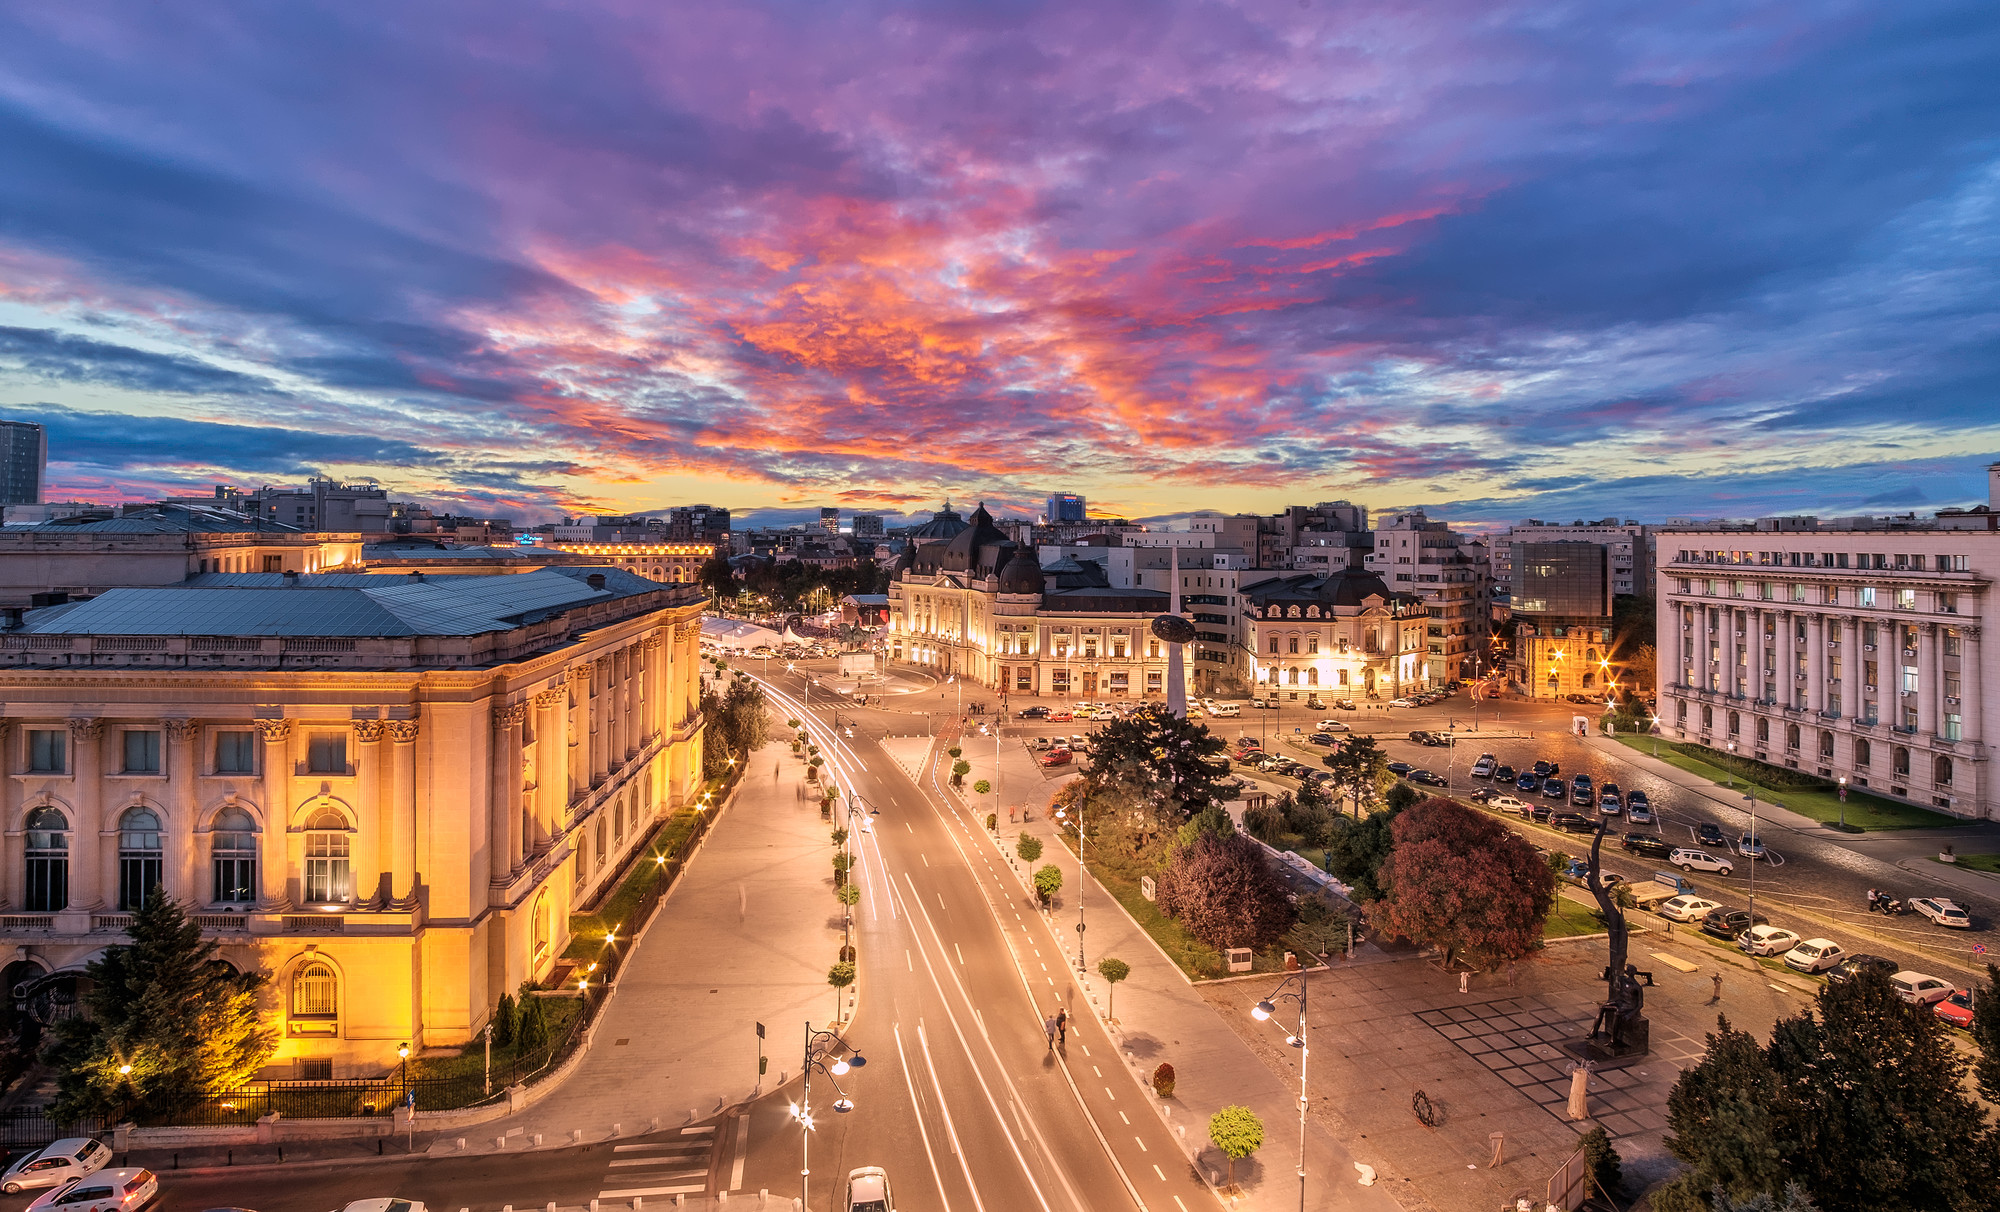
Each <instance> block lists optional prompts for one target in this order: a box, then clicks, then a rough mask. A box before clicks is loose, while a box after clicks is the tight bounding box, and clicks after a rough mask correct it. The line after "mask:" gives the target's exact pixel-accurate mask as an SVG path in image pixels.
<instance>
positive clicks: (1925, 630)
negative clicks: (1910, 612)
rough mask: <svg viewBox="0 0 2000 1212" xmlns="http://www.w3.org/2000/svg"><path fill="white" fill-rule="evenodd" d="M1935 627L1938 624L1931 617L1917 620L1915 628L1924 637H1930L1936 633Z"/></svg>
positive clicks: (1936, 627)
mask: <svg viewBox="0 0 2000 1212" xmlns="http://www.w3.org/2000/svg"><path fill="white" fill-rule="evenodd" d="M1937 629H1938V625H1937V623H1936V621H1935V620H1932V619H1919V620H1917V630H1918V631H1919V632H1921V633H1922V634H1923V636H1924V638H1925V639H1929V638H1930V637H1932V636H1934V635H1936V634H1937Z"/></svg>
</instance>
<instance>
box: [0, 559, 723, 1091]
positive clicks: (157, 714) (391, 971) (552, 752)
mask: <svg viewBox="0 0 2000 1212" xmlns="http://www.w3.org/2000/svg"><path fill="white" fill-rule="evenodd" d="M238 581H240V582H241V583H236V582H238ZM273 582H277V583H276V584H273ZM701 605H702V599H701V597H700V595H699V594H698V593H696V592H694V591H693V590H691V589H688V588H675V587H672V586H663V585H660V584H658V583H656V582H653V581H651V580H647V579H641V578H639V577H636V576H633V575H629V574H626V573H623V572H620V571H617V570H614V569H607V568H578V567H567V566H566V567H562V568H548V569H542V570H539V571H534V572H525V573H520V574H518V575H513V576H490V575H489V576H446V575H429V574H425V573H421V572H417V573H412V574H409V575H405V576H388V575H381V574H366V573H344V574H328V575H319V576H314V575H304V576H298V577H265V576H262V575H253V576H248V577H242V578H233V577H231V576H230V575H228V574H210V575H208V576H205V577H198V578H196V579H195V580H194V581H193V582H191V583H189V584H187V585H181V586H174V587H170V588H152V589H117V590H112V591H110V592H108V593H106V594H104V595H102V596H101V597H98V598H96V599H94V600H92V601H89V602H84V603H71V604H68V605H63V606H56V607H53V608H49V609H43V610H36V611H32V612H28V613H27V614H26V615H25V616H24V617H23V616H22V615H21V613H20V612H19V611H9V612H7V613H6V615H5V616H4V618H0V702H4V703H5V708H4V716H0V760H4V762H5V764H6V774H7V777H6V778H5V779H0V815H4V817H5V820H6V829H5V831H4V835H0V939H4V941H5V942H6V943H7V944H10V945H11V948H12V951H11V955H10V956H9V958H8V961H7V963H6V967H5V969H4V972H3V973H0V980H4V981H5V982H6V983H7V986H8V988H9V989H10V990H14V991H17V996H18V997H21V998H23V999H24V1000H25V1001H26V1002H27V1004H28V1005H29V1006H30V1007H31V1008H32V1007H35V1006H38V1005H51V1004H60V1003H62V1002H63V1001H64V1000H65V999H66V998H67V999H73V998H74V995H75V991H76V990H75V985H76V980H77V974H78V973H80V972H81V971H82V969H83V967H84V965H85V964H87V963H88V962H89V961H90V960H91V959H92V958H94V957H95V956H97V955H98V954H100V953H101V952H102V950H103V949H104V948H105V947H106V946H107V945H109V944H112V943H115V942H118V941H120V939H121V937H122V934H121V932H122V930H123V929H124V927H125V925H126V924H127V923H128V922H129V920H130V916H129V915H130V914H131V912H132V911H133V910H134V909H135V908H136V907H137V906H138V905H139V904H141V903H142V901H143V898H145V897H147V896H149V895H154V894H155V893H154V889H155V887H156V886H157V887H158V888H160V889H163V890H164V893H165V895H168V896H171V897H174V898H175V899H177V900H179V901H180V902H182V903H183V904H184V905H186V906H188V907H189V909H190V910H191V912H192V914H193V915H194V920H195V921H197V922H198V923H199V924H200V925H201V927H202V930H203V933H204V934H205V935H206V936H207V937H209V938H211V939H214V940H216V941H217V942H218V943H219V944H220V945H221V949H222V951H221V953H222V955H223V956H224V957H225V958H226V959H228V960H229V962H231V963H233V964H235V965H237V966H238V967H239V968H243V969H249V968H253V967H254V968H262V969H263V970H265V971H267V972H269V973H270V974H271V978H272V984H271V994H270V1002H269V1009H270V1010H271V1011H272V1012H273V1013H274V1014H275V1016H276V1022H277V1024H278V1026H279V1028H280V1031H281V1038H282V1043H281V1045H280V1049H279V1052H278V1056H277V1058H276V1063H275V1064H274V1066H273V1068H272V1070H271V1071H270V1072H271V1075H272V1076H286V1077H292V1076H302V1077H320V1076H350V1075H357V1074H371V1073H377V1072H381V1071H382V1070H384V1069H385V1068H386V1067H387V1066H389V1065H391V1064H393V1063H394V1060H395V1055H396V1047H397V1045H398V1044H399V1043H401V1042H404V1041H408V1042H410V1043H411V1044H412V1045H413V1046H417V1047H422V1046H425V1045H446V1044H457V1043H463V1042H466V1041H468V1040H470V1039H472V1038H473V1037H474V1035H475V1033H476V1032H478V1031H479V1029H480V1028H481V1027H482V1026H483V1025H484V1024H485V1022H486V1021H487V1017H488V1015H489V1014H490V1012H491V1010H492V1008H493V1006H494V1004H495V1002H496V1001H497V999H498V998H499V996H500V995H501V994H502V993H504V992H508V991H511V990H512V989H514V988H515V987H516V986H517V985H518V984H519V983H520V982H521V981H523V980H529V979H542V978H545V977H546V976H547V975H548V974H549V972H550V971H551V969H552V967H553V966H554V964H555V962H556V959H557V957H558V956H560V955H561V954H562V951H563V948H564V946H565V945H566V944H567V942H568V924H569V915H570V913H571V911H572V909H574V908H580V907H586V906H588V905H590V904H592V903H593V902H594V901H595V899H596V898H598V897H599V896H601V895H602V894H604V893H605V892H606V891H608V890H609V889H610V888H612V887H614V886H615V885H616V883H617V880H618V877H619V875H620V873H621V872H622V870H623V869H624V868H625V866H626V865H627V864H628V863H629V862H631V861H634V860H635V859H637V858H641V857H643V856H640V855H638V854H637V853H636V852H637V850H638V848H639V843H640V840H641V839H643V838H644V837H645V836H646V835H647V832H648V830H649V827H650V823H651V822H652V821H653V820H654V819H655V818H656V817H658V816H659V815H661V814H663V813H665V812H666V811H668V810H669V809H671V808H672V807H674V806H676V805H678V804H682V803H684V802H686V800H687V798H688V796H689V795H690V794H691V793H692V792H693V789H694V788H695V787H696V786H697V782H698V778H699V773H700V769H701V753H700V734H699V724H700V720H699V717H698V715H697V711H698V690H697V687H698V672H697V670H698V634H699V625H700V615H701Z"/></svg>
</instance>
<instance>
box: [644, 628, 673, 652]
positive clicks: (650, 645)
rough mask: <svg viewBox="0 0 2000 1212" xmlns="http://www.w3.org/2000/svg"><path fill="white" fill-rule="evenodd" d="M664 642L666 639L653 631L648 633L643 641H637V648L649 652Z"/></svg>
mask: <svg viewBox="0 0 2000 1212" xmlns="http://www.w3.org/2000/svg"><path fill="white" fill-rule="evenodd" d="M666 642H667V641H666V637H664V636H662V635H661V634H660V633H659V632H657V631H655V632H650V633H648V634H647V635H646V636H645V637H644V638H643V639H641V640H640V641H639V647H641V648H644V649H646V650H648V651H651V650H652V649H655V648H658V647H659V646H660V645H662V644H664V643H666Z"/></svg>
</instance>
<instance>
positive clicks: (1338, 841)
mask: <svg viewBox="0 0 2000 1212" xmlns="http://www.w3.org/2000/svg"><path fill="white" fill-rule="evenodd" d="M1400 815H1402V813H1401V810H1400V809H1396V808H1391V809H1389V810H1388V811H1386V812H1377V813H1373V814H1371V815H1369V816H1365V817H1362V818H1361V819H1360V820H1355V821H1350V820H1348V819H1347V818H1345V817H1342V818H1340V820H1339V822H1338V823H1337V824H1336V825H1335V827H1334V829H1333V831H1332V833H1331V834H1330V836H1329V837H1328V838H1327V843H1326V870H1327V873H1328V874H1329V875H1331V876H1333V877H1334V878H1335V879H1337V880H1339V881H1340V882H1342V883H1343V884H1347V885H1349V886H1350V887H1351V888H1352V889H1353V899H1354V900H1355V901H1356V902H1357V903H1360V904H1366V903H1368V902H1370V901H1378V900H1381V899H1382V884H1381V879H1380V875H1381V871H1382V864H1383V863H1384V862H1386V861H1387V860H1388V858H1389V850H1390V848H1391V847H1392V846H1393V845H1394V842H1395V838H1394V833H1393V831H1394V828H1395V823H1396V818H1397V817H1398V816H1400Z"/></svg>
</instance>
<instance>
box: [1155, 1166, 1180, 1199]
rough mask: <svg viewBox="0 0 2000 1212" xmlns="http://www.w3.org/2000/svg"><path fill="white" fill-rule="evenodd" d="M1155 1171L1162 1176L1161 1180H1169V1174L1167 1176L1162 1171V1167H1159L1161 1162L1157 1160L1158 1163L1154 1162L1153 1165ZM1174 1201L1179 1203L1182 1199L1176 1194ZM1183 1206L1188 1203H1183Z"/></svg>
mask: <svg viewBox="0 0 2000 1212" xmlns="http://www.w3.org/2000/svg"><path fill="white" fill-rule="evenodd" d="M1153 1173H1155V1174H1158V1175H1159V1176H1160V1181H1161V1182H1165V1181H1167V1176H1166V1173H1165V1172H1164V1171H1162V1170H1161V1169H1160V1167H1159V1164H1158V1163H1157V1162H1156V1163H1154V1165H1153ZM1174 1202H1175V1203H1177V1204H1179V1203H1180V1202H1181V1201H1180V1198H1179V1197H1178V1196H1176V1197H1175V1198H1174ZM1181 1206H1182V1207H1183V1208H1185V1207H1186V1206H1187V1205H1186V1204H1181Z"/></svg>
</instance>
